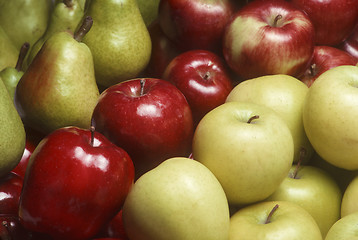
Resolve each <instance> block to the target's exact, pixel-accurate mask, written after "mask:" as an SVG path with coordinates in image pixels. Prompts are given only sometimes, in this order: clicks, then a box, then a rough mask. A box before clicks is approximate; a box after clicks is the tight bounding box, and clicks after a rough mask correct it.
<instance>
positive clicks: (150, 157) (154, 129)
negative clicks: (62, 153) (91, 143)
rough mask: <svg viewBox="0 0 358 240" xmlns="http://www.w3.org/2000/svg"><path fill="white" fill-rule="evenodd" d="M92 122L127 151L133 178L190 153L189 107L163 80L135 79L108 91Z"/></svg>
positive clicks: (94, 113)
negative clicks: (134, 172)
mask: <svg viewBox="0 0 358 240" xmlns="http://www.w3.org/2000/svg"><path fill="white" fill-rule="evenodd" d="M141 82H142V83H143V84H144V87H143V93H141ZM92 123H93V125H94V126H95V127H96V130H97V131H99V132H101V133H102V134H103V135H105V136H106V137H107V138H108V139H109V140H111V141H112V142H113V143H115V144H116V145H118V146H120V147H121V148H123V149H124V150H125V151H126V152H128V154H129V155H130V156H131V158H132V160H133V163H134V166H135V169H136V179H137V178H138V177H139V176H140V175H142V174H143V173H144V172H146V171H148V170H150V169H152V168H154V167H155V166H157V165H158V164H159V163H160V162H162V161H164V160H165V159H167V158H169V157H174V156H188V155H189V153H190V151H191V141H192V136H193V132H194V130H193V128H194V126H193V118H192V113H191V109H190V106H189V104H188V102H187V101H186V99H185V97H184V95H183V93H181V92H180V90H179V89H178V88H176V87H175V86H174V85H173V84H171V83H169V82H168V81H165V80H162V79H155V78H141V79H139V78H137V79H131V80H128V81H125V82H121V83H119V84H116V85H113V86H111V87H109V88H107V89H106V90H105V91H104V92H102V94H101V96H100V97H99V100H98V103H97V105H96V107H95V109H94V111H93V117H92Z"/></svg>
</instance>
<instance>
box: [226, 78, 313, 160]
mask: <svg viewBox="0 0 358 240" xmlns="http://www.w3.org/2000/svg"><path fill="white" fill-rule="evenodd" d="M307 92H308V87H307V85H306V84H304V83H303V82H302V81H300V80H298V79H297V78H294V77H292V76H289V75H284V74H277V75H267V76H262V77H258V78H253V79H249V80H246V81H243V82H241V83H239V84H238V85H236V86H235V88H234V89H233V90H232V91H231V92H230V94H229V95H228V96H227V99H226V101H227V102H232V101H237V102H238V101H246V102H253V103H257V104H263V105H265V106H268V107H270V108H272V109H273V110H275V111H276V112H277V113H278V114H279V115H280V116H281V117H282V118H283V119H284V121H285V122H286V123H287V126H288V127H289V129H290V130H291V134H292V137H293V142H294V146H295V153H294V160H293V161H294V162H297V161H298V159H299V157H300V150H301V148H305V149H306V153H307V154H306V156H305V162H307V161H308V160H309V159H310V158H311V156H312V153H313V147H312V145H311V143H310V142H309V141H308V138H307V136H306V133H305V130H304V128H303V121H302V107H303V103H304V100H305V97H306V94H307Z"/></svg>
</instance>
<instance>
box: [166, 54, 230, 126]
mask: <svg viewBox="0 0 358 240" xmlns="http://www.w3.org/2000/svg"><path fill="white" fill-rule="evenodd" d="M162 78H163V79H165V80H167V81H169V82H171V83H173V84H174V85H175V86H176V87H177V88H178V89H179V90H180V91H181V92H182V93H183V94H184V96H185V98H186V100H187V101H188V103H189V106H190V108H191V110H192V114H193V119H194V123H195V125H197V123H198V122H199V121H200V120H201V118H202V117H203V116H204V115H205V114H206V113H208V112H209V111H210V110H212V109H214V108H215V107H217V106H219V105H221V104H223V103H224V102H225V99H226V97H227V95H228V94H229V93H230V91H231V90H232V88H233V81H232V80H231V76H230V73H229V71H228V69H227V66H226V63H225V61H224V60H223V59H222V58H220V57H219V56H218V55H217V54H215V53H213V52H210V51H207V50H189V51H186V52H184V53H181V54H180V55H178V56H176V57H175V58H174V59H173V60H172V61H171V62H170V63H169V64H168V66H167V68H166V69H165V71H164V74H163V77H162Z"/></svg>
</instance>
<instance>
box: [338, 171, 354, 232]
mask: <svg viewBox="0 0 358 240" xmlns="http://www.w3.org/2000/svg"><path fill="white" fill-rule="evenodd" d="M357 199H358V176H356V177H355V178H353V180H352V181H351V182H350V183H349V185H348V186H347V188H346V190H345V191H344V194H343V198H342V206H341V217H344V216H347V215H349V214H351V213H354V212H358V201H357ZM357 230H358V228H357Z"/></svg>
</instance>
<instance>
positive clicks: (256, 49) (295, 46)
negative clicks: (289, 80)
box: [223, 0, 314, 79]
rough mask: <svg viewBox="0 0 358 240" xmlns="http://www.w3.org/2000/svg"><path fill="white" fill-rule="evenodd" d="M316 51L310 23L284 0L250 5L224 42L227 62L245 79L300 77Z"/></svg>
mask: <svg viewBox="0 0 358 240" xmlns="http://www.w3.org/2000/svg"><path fill="white" fill-rule="evenodd" d="M279 16H282V18H280V17H279ZM275 19H278V20H277V24H275ZM313 47H314V28H313V25H312V23H311V21H310V19H309V18H308V16H307V15H306V14H305V13H303V12H302V11H300V10H298V9H297V8H295V7H293V6H292V4H290V3H289V2H286V1H284V0H256V1H252V2H249V3H248V4H247V5H245V6H244V7H243V8H241V9H240V10H239V11H237V12H236V14H235V16H234V17H233V19H232V21H231V22H230V23H229V24H228V25H227V28H226V30H225V34H224V39H223V53H224V57H225V60H226V62H227V63H228V65H229V66H230V68H231V69H233V71H235V72H236V73H237V74H238V75H239V76H240V77H241V78H242V79H249V78H255V77H259V76H263V75H270V74H287V75H291V76H294V77H298V76H300V75H302V74H303V72H304V71H305V70H306V68H307V67H308V64H309V61H310V60H311V57H312V54H313Z"/></svg>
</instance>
